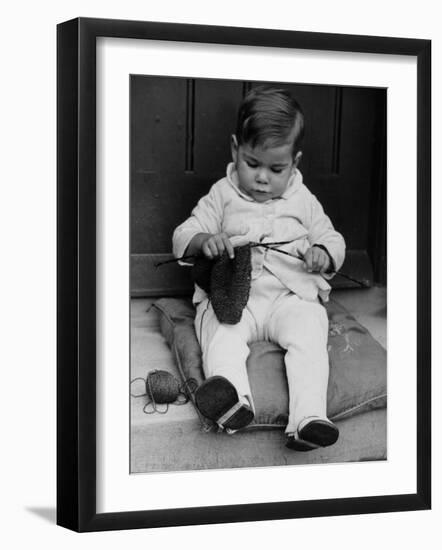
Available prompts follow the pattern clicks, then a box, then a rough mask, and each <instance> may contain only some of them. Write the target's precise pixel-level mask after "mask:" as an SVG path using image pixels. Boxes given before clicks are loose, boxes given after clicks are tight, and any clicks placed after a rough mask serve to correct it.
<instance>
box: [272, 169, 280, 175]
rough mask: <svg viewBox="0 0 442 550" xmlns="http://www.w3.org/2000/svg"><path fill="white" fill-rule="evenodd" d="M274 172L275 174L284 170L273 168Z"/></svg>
mask: <svg viewBox="0 0 442 550" xmlns="http://www.w3.org/2000/svg"><path fill="white" fill-rule="evenodd" d="M272 172H274V173H275V174H280V173H281V172H282V168H272Z"/></svg>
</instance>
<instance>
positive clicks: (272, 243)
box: [154, 241, 292, 267]
mask: <svg viewBox="0 0 442 550" xmlns="http://www.w3.org/2000/svg"><path fill="white" fill-rule="evenodd" d="M291 242H292V241H279V242H271V243H267V244H269V245H273V246H277V245H278V246H279V245H283V244H289V243H291ZM250 245H251V246H252V248H253V247H256V246H263V245H262V244H261V243H250ZM280 252H282V250H281V251H280ZM194 258H198V255H197V254H190V255H188V256H181V258H172V259H171V260H165V261H164V262H157V263H155V264H154V266H155V267H159V266H160V265H166V264H171V263H173V262H179V261H182V260H191V259H194Z"/></svg>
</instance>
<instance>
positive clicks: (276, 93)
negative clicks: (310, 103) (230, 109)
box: [236, 86, 304, 155]
mask: <svg viewBox="0 0 442 550" xmlns="http://www.w3.org/2000/svg"><path fill="white" fill-rule="evenodd" d="M303 135H304V114H303V112H302V110H301V107H300V106H299V104H298V102H297V101H296V100H295V99H294V98H293V97H292V96H291V95H290V93H289V92H288V91H287V90H282V89H278V88H269V87H265V86H259V87H257V88H253V89H252V90H251V91H250V92H249V93H248V94H247V95H246V97H245V98H244V99H243V101H242V103H241V105H240V106H239V110H238V119H237V124H236V139H237V140H238V145H242V144H244V143H247V144H250V145H251V146H252V147H256V146H257V145H261V146H264V145H265V146H269V145H270V146H273V147H279V146H281V145H284V144H285V143H287V142H288V141H290V140H293V155H295V154H296V152H297V151H298V150H299V145H300V143H301V141H302V137H303Z"/></svg>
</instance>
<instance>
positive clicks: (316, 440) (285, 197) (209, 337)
mask: <svg viewBox="0 0 442 550" xmlns="http://www.w3.org/2000/svg"><path fill="white" fill-rule="evenodd" d="M303 132H304V117H303V114H302V111H301V109H300V107H299V105H298V103H297V102H296V101H295V100H294V99H293V98H292V97H291V96H290V94H289V93H288V92H286V91H285V90H279V89H272V88H263V87H259V88H255V89H253V90H252V91H251V92H249V94H248V95H247V96H246V97H245V99H244V100H243V102H242V104H241V105H240V108H239V112H238V121H237V128H236V134H235V135H233V136H232V143H231V149H232V159H233V162H232V163H230V164H229V165H228V166H227V174H226V177H224V178H223V179H221V180H219V181H218V182H216V183H215V184H214V185H213V186H212V188H211V189H210V191H209V193H208V195H206V196H205V197H203V198H202V199H200V201H199V202H198V204H197V206H196V207H195V208H194V209H193V211H192V214H191V216H190V217H189V218H188V219H187V220H186V221H185V222H184V223H182V224H181V225H180V226H179V227H178V228H177V229H176V230H175V232H174V236H173V251H174V255H175V257H177V258H179V257H181V256H184V255H200V254H202V255H204V256H205V257H206V258H209V259H216V258H218V257H220V256H221V255H222V254H223V253H227V254H228V255H229V257H230V258H232V259H233V258H234V256H235V247H237V246H241V245H244V244H246V243H249V242H253V243H263V244H265V243H271V242H281V241H283V242H287V241H289V244H284V245H282V246H278V249H279V250H283V251H285V252H288V253H289V254H290V255H291V256H289V255H286V254H280V253H279V252H277V251H274V250H270V249H269V248H265V247H261V246H256V247H254V248H252V249H251V264H252V265H251V285H250V293H249V298H248V302H247V305H246V307H245V308H244V310H243V312H242V316H241V320H240V322H239V323H237V324H234V325H230V324H226V323H220V322H219V321H218V319H217V317H216V315H215V312H214V310H213V307H212V304H211V301H210V297H209V296H208V295H207V294H206V293H205V291H203V290H202V289H201V288H200V287H199V286H197V285H196V286H195V293H194V297H193V302H194V304H195V306H196V318H195V329H196V334H197V337H198V340H199V343H200V346H201V350H202V357H203V368H204V372H205V375H206V381H205V382H204V383H203V384H202V385H201V386H200V387H199V388H198V390H197V392H196V396H195V397H196V403H197V406H198V408H199V409H200V411H201V412H202V413H203V414H204V415H205V416H207V417H208V418H211V419H212V420H214V421H215V422H217V423H218V425H219V426H221V427H222V428H225V429H226V430H227V431H228V432H230V433H232V432H234V431H236V430H238V429H240V428H243V427H244V426H246V425H247V424H248V423H250V422H251V421H252V420H253V418H254V405H253V398H252V394H251V390H250V385H249V380H248V376H247V369H246V360H247V356H248V354H249V347H248V344H249V343H251V342H253V341H257V340H269V341H272V342H276V343H277V344H279V345H280V346H281V347H282V348H283V349H285V350H286V354H285V366H286V374H287V381H288V388H289V420H288V424H287V428H286V434H287V443H286V444H287V446H288V447H289V448H292V449H295V450H302V451H304V450H310V449H315V448H318V447H324V446H327V445H332V444H333V443H334V442H335V441H336V440H337V438H338V435H339V432H338V429H337V428H336V426H335V425H334V424H333V423H332V422H330V420H329V419H328V418H327V415H326V397H327V384H328V374H329V364H328V354H327V336H328V319H327V315H326V311H325V308H324V307H323V305H322V303H321V302H322V301H327V300H328V294H329V292H330V285H329V284H328V283H327V279H329V278H331V277H332V276H333V272H334V271H337V270H339V268H340V267H341V265H342V263H343V261H344V254H345V243H344V239H343V238H342V236H341V235H340V234H339V233H338V232H337V231H335V230H334V228H333V225H332V223H331V222H330V220H329V218H328V217H327V216H326V215H325V213H324V211H323V209H322V207H321V205H320V203H319V202H318V200H317V199H316V197H315V196H314V195H313V194H312V193H311V192H310V191H309V190H308V189H307V187H306V186H305V185H304V184H303V182H302V175H301V172H300V171H299V169H298V164H299V162H300V160H301V156H302V152H301V150H300V142H301V139H302V136H303ZM294 256H297V258H296V257H294ZM299 258H301V259H299ZM182 263H184V262H182Z"/></svg>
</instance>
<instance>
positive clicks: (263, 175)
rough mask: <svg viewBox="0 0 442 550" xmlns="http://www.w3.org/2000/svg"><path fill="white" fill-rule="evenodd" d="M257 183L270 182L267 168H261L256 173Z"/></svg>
mask: <svg viewBox="0 0 442 550" xmlns="http://www.w3.org/2000/svg"><path fill="white" fill-rule="evenodd" d="M256 182H257V183H268V177H267V172H266V171H265V170H259V171H258V173H257V174H256Z"/></svg>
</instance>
